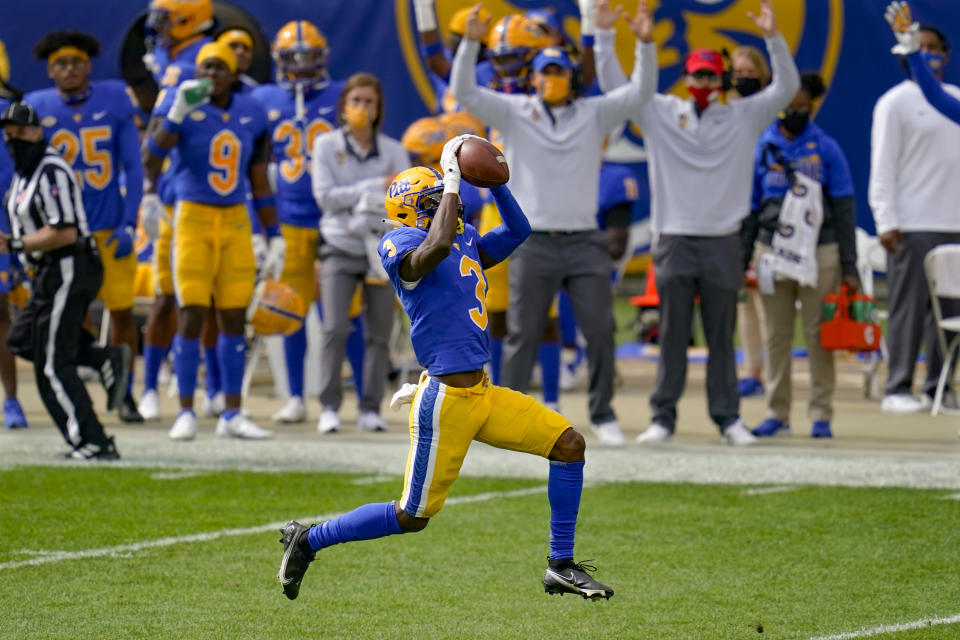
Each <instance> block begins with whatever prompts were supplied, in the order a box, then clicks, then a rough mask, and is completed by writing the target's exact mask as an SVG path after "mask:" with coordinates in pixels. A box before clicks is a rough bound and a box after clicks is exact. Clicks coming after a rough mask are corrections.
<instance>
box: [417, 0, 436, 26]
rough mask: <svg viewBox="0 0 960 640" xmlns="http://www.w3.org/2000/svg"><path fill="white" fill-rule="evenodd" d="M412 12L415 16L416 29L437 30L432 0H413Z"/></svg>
mask: <svg viewBox="0 0 960 640" xmlns="http://www.w3.org/2000/svg"><path fill="white" fill-rule="evenodd" d="M413 13H414V15H415V16H416V17H417V31H419V32H420V33H423V32H424V31H436V30H437V16H436V14H435V13H434V11H433V0H413Z"/></svg>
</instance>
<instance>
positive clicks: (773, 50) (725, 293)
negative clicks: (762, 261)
mask: <svg viewBox="0 0 960 640" xmlns="http://www.w3.org/2000/svg"><path fill="white" fill-rule="evenodd" d="M748 15H749V16H750V18H751V19H752V20H753V22H754V23H755V24H756V26H757V27H758V28H759V29H760V30H761V31H762V32H763V35H764V39H765V42H766V46H767V51H768V52H769V53H770V62H771V66H772V68H773V82H772V83H771V84H770V85H769V86H767V87H766V88H764V89H763V90H761V91H759V92H757V93H755V94H753V95H751V96H748V97H746V98H743V99H741V100H735V101H730V102H729V103H727V104H722V103H720V102H719V101H718V98H719V97H720V94H721V92H722V91H723V82H722V77H723V72H724V69H723V59H722V56H721V54H720V53H719V52H717V51H712V50H709V49H696V50H694V51H692V52H690V53H689V55H688V56H687V58H686V60H685V63H684V71H685V73H686V76H685V79H686V83H687V89H688V90H689V91H690V94H691V95H692V96H693V99H689V100H685V99H681V98H679V97H677V96H673V95H664V94H657V95H655V96H654V97H653V100H651V101H650V102H649V103H648V104H647V105H646V106H645V107H644V108H643V109H640V110H638V111H637V112H635V113H633V114H631V119H632V120H633V122H635V123H636V124H637V125H639V126H640V127H641V128H642V129H643V135H644V146H645V147H646V151H647V154H648V157H649V173H650V191H651V205H650V218H651V226H652V230H653V232H654V234H655V235H654V244H653V249H652V252H651V253H652V256H653V263H654V270H655V273H656V284H657V290H658V292H659V294H660V317H661V321H660V360H659V362H658V364H657V379H656V383H655V386H654V390H653V394H652V395H651V398H650V409H651V413H652V421H651V423H650V425H649V427H648V428H647V430H646V431H644V432H643V433H641V434H640V436H639V437H638V438H637V441H638V442H641V443H652V442H662V441H664V440H668V439H670V438H671V437H672V436H673V433H674V430H675V429H676V421H677V402H678V401H679V399H680V395H681V394H682V393H683V387H684V384H685V383H686V377H687V346H688V345H689V343H690V334H691V330H692V323H693V314H694V302H695V300H696V298H697V297H699V298H700V312H701V316H702V318H703V326H704V329H705V332H706V338H707V346H708V348H709V357H708V360H707V402H708V405H709V406H708V411H709V414H710V418H711V419H712V420H713V421H714V423H716V425H717V427H718V428H719V429H720V431H721V433H722V434H723V442H724V443H725V444H729V445H734V446H740V445H748V444H752V443H753V442H754V441H755V438H754V436H753V435H752V434H751V433H750V432H749V430H747V428H746V425H744V423H743V421H742V420H741V419H740V397H739V394H738V392H737V371H736V364H735V361H734V349H733V332H734V327H735V324H736V317H737V293H738V291H739V289H740V285H741V283H742V282H743V262H742V256H743V251H742V248H741V243H740V242H741V241H740V227H741V223H742V221H743V218H744V217H745V216H746V215H747V212H748V211H749V210H750V194H751V188H752V175H753V153H754V149H755V147H756V144H757V140H758V139H759V138H760V134H761V133H762V132H763V130H764V129H765V128H766V127H767V125H769V124H770V122H771V121H772V120H773V119H774V117H775V116H776V115H777V113H778V112H779V111H780V110H781V109H783V108H784V107H786V106H787V105H788V104H789V103H790V101H791V100H792V99H793V97H794V95H795V94H796V92H797V89H799V88H800V75H799V73H798V71H797V67H796V64H795V63H794V61H793V57H792V56H791V54H790V49H789V48H788V46H787V43H786V41H785V40H784V39H783V36H782V35H780V33H779V32H778V31H777V28H776V20H775V16H774V13H773V6H772V5H771V3H770V2H769V0H763V2H762V3H761V11H760V15H758V16H754V15H753V14H748ZM615 20H616V15H615V12H610V11H608V10H606V9H605V7H604V6H602V5H598V11H597V27H598V31H597V39H596V47H595V54H596V59H597V75H598V77H599V79H600V88H601V89H603V90H604V91H612V90H614V89H616V88H617V87H619V86H620V85H622V84H623V83H624V81H625V76H624V74H623V70H622V69H621V68H620V64H619V62H618V61H617V59H616V54H615V51H614V34H613V31H612V30H611V29H610V27H612V26H613V24H614V22H615Z"/></svg>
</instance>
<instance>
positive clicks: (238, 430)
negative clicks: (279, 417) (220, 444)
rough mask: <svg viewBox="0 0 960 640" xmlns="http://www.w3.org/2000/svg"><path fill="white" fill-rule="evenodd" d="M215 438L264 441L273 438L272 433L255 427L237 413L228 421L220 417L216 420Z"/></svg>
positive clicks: (246, 418) (251, 422)
mask: <svg viewBox="0 0 960 640" xmlns="http://www.w3.org/2000/svg"><path fill="white" fill-rule="evenodd" d="M217 437H218V438H241V439H243V440H266V439H267V438H272V437H273V431H270V430H269V429H264V428H262V427H259V426H257V425H256V424H254V423H253V421H252V420H250V418H248V417H247V416H245V415H243V414H242V413H238V414H237V415H235V416H233V417H232V418H230V419H229V420H227V419H226V418H224V417H223V416H220V419H219V420H217Z"/></svg>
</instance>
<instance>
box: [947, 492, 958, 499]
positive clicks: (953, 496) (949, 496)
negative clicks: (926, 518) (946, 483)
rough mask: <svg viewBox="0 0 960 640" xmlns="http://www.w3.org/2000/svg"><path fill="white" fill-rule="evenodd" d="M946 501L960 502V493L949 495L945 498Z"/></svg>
mask: <svg viewBox="0 0 960 640" xmlns="http://www.w3.org/2000/svg"><path fill="white" fill-rule="evenodd" d="M943 499H944V500H960V493H948V494H947V495H945V496H943Z"/></svg>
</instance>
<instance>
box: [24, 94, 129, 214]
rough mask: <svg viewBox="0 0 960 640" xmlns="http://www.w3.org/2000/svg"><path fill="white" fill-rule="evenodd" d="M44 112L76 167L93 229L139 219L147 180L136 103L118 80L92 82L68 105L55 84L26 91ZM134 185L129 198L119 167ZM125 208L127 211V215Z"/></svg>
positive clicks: (54, 139) (48, 132)
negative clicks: (84, 95) (83, 95)
mask: <svg viewBox="0 0 960 640" xmlns="http://www.w3.org/2000/svg"><path fill="white" fill-rule="evenodd" d="M24 101H25V102H28V103H30V104H31V105H32V106H33V108H34V109H36V111H37V115H38V116H39V117H40V124H41V125H42V126H43V131H44V134H45V136H46V138H47V142H48V143H49V144H50V146H52V147H54V148H55V149H57V151H59V152H60V155H62V156H63V158H64V159H65V160H66V161H67V162H68V163H69V164H70V165H71V166H72V167H73V170H74V172H75V173H76V175H77V181H78V182H79V183H80V186H81V188H82V193H83V208H84V209H85V210H86V214H87V221H88V222H89V224H90V230H91V231H100V230H102V229H113V228H116V227H117V226H119V225H120V223H121V222H122V221H123V220H124V219H128V220H136V210H137V207H138V206H139V204H140V197H139V193H140V190H141V188H142V186H141V185H142V184H143V167H142V165H141V164H140V137H139V134H138V132H137V126H136V121H135V115H136V113H137V109H138V107H137V105H136V104H134V103H133V102H132V100H131V98H130V94H129V93H127V86H126V84H124V83H123V82H121V81H119V80H102V81H99V82H92V83H91V84H90V97H88V98H87V99H86V100H84V101H83V102H80V103H78V104H74V105H70V104H67V102H66V101H65V100H64V99H63V97H62V96H61V95H60V93H58V92H57V90H56V89H55V88H50V89H42V90H40V91H33V92H31V93H28V94H27V95H26V96H24ZM121 171H122V172H125V173H127V176H126V183H127V184H128V185H131V186H134V190H133V191H131V192H129V193H130V194H131V196H132V197H130V198H127V199H126V200H127V201H125V199H124V196H123V195H122V194H121V190H120V179H119V178H120V173H121ZM125 210H126V212H127V215H126V216H125V215H124V211H125Z"/></svg>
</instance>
